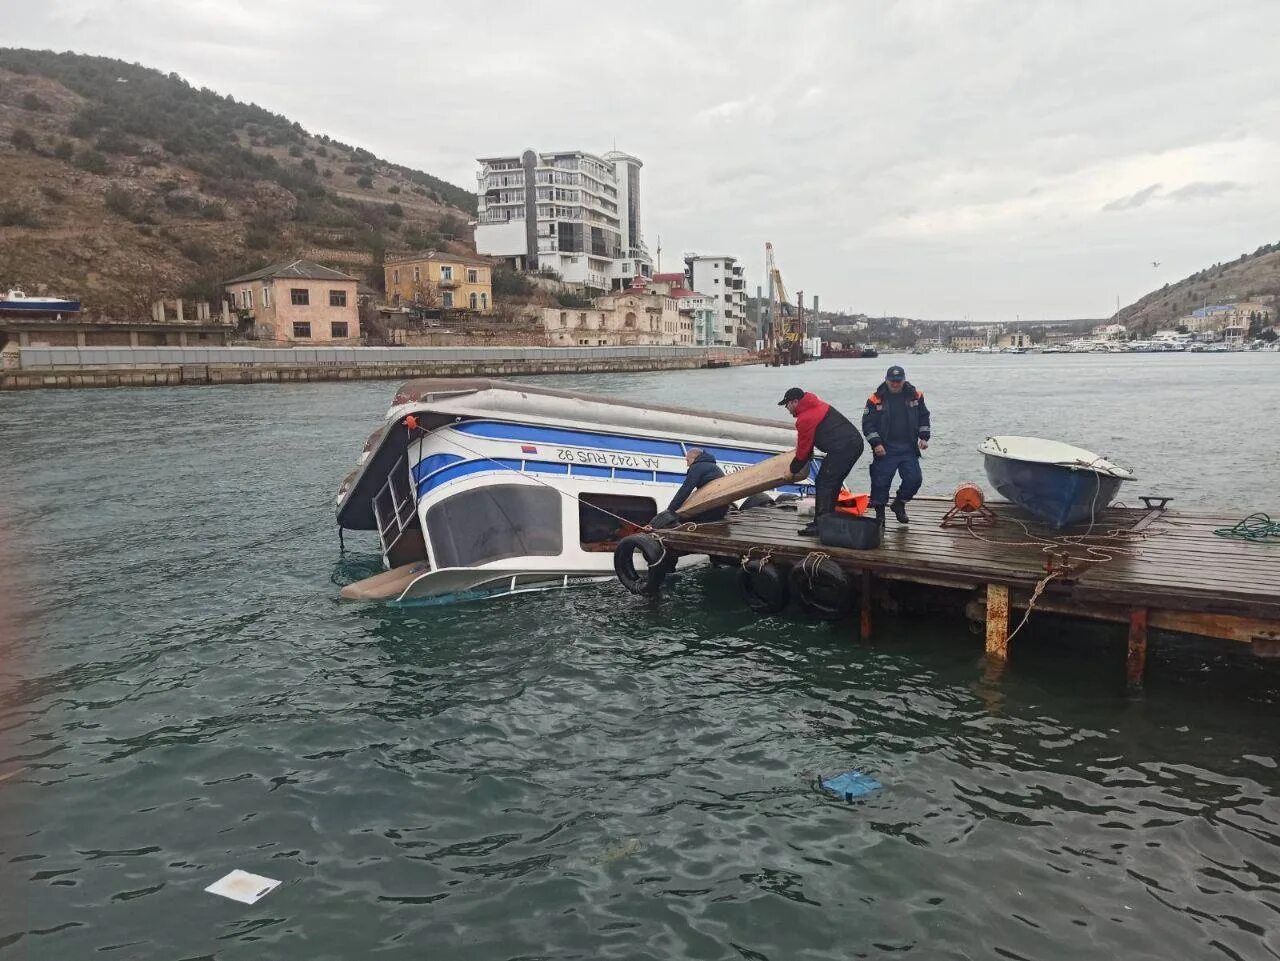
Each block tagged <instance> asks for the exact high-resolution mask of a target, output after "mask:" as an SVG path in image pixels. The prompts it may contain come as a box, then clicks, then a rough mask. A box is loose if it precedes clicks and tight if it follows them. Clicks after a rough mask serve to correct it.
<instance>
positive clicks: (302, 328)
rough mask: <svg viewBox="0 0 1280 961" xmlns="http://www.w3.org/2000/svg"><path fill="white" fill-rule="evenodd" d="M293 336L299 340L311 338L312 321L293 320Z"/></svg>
mask: <svg viewBox="0 0 1280 961" xmlns="http://www.w3.org/2000/svg"><path fill="white" fill-rule="evenodd" d="M293 336H294V337H296V338H297V339H298V340H310V339H311V321H309V320H295V321H294V322H293Z"/></svg>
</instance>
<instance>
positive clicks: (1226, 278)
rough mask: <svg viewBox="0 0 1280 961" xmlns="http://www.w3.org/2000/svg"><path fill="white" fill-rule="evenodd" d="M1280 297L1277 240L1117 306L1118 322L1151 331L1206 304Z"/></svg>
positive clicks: (1279, 248)
mask: <svg viewBox="0 0 1280 961" xmlns="http://www.w3.org/2000/svg"><path fill="white" fill-rule="evenodd" d="M1277 298H1280V243H1275V244H1266V245H1264V246H1262V247H1259V248H1258V249H1257V250H1255V251H1254V252H1253V253H1252V254H1241V255H1240V256H1239V257H1238V258H1237V259H1235V260H1231V261H1228V262H1226V263H1218V264H1214V265H1213V266H1212V267H1206V268H1205V269H1204V270H1199V271H1196V272H1195V273H1194V274H1192V275H1191V276H1189V277H1184V278H1183V279H1182V280H1180V281H1178V282H1177V283H1174V284H1165V285H1164V286H1163V287H1161V288H1160V289H1159V290H1154V291H1152V292H1151V293H1149V294H1147V295H1146V296H1145V297H1143V298H1141V299H1140V300H1137V301H1135V302H1134V303H1132V304H1130V305H1129V306H1127V307H1123V308H1121V309H1120V312H1119V313H1117V314H1116V319H1117V320H1118V322H1119V323H1122V324H1124V325H1125V326H1127V327H1129V328H1130V329H1131V330H1137V331H1143V332H1146V333H1151V332H1152V331H1155V330H1157V329H1159V328H1161V327H1168V326H1170V325H1172V324H1174V323H1176V322H1177V320H1178V318H1180V317H1185V316H1186V315H1188V314H1190V313H1191V312H1192V311H1193V310H1195V309H1196V308H1197V307H1202V306H1204V305H1205V304H1226V303H1238V302H1240V301H1249V300H1259V299H1261V300H1262V301H1263V302H1266V303H1273V302H1275V301H1276V300H1277Z"/></svg>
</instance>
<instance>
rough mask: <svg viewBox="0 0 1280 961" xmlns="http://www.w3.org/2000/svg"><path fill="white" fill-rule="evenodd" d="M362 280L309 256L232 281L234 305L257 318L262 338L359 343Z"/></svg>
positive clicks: (229, 287) (230, 295)
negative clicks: (309, 258) (359, 303)
mask: <svg viewBox="0 0 1280 961" xmlns="http://www.w3.org/2000/svg"><path fill="white" fill-rule="evenodd" d="M358 284H359V282H358V281H357V280H356V278H355V277H350V276H348V275H347V274H344V273H342V272H341V271H339V270H334V269H332V268H331V267H322V266H320V264H317V263H313V262H312V261H310V260H294V261H289V262H285V263H279V264H272V265H271V266H269V267H263V268H262V269H261V270H255V271H253V273H249V274H244V275H243V276H241V277H236V278H234V279H232V280H228V281H227V282H226V283H225V284H223V287H224V288H225V290H226V292H227V299H228V300H230V301H231V308H232V310H234V311H235V312H236V313H238V314H239V315H240V316H241V317H244V316H245V315H246V314H247V315H248V316H249V317H250V318H251V319H252V321H253V327H254V332H255V333H256V335H257V337H258V339H260V340H275V341H290V342H296V343H301V344H332V343H346V344H351V343H358V342H359V340H360V311H359V305H358V304H357V302H356V289H357V286H358Z"/></svg>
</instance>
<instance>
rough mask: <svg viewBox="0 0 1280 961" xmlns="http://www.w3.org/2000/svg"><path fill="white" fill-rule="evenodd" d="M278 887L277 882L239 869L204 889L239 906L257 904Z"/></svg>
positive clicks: (278, 883)
mask: <svg viewBox="0 0 1280 961" xmlns="http://www.w3.org/2000/svg"><path fill="white" fill-rule="evenodd" d="M279 886H280V882H279V881H273V880H271V878H264V877H263V876H262V875H261V874H250V873H249V872H248V871H241V870H240V869H239V868H237V869H236V870H234V871H232V872H231V873H230V874H228V875H227V876H226V877H225V878H219V879H218V880H217V881H214V882H213V883H212V884H211V885H209V886H208V887H207V888H205V890H206V891H208V892H209V893H210V894H217V895H219V896H221V897H224V898H230V899H231V900H232V901H239V902H240V903H241V904H257V903H258V902H259V901H260V900H262V899H263V898H264V897H266V896H267V895H268V894H270V893H271V892H272V891H274V890H275V889H276V888H278V887H279Z"/></svg>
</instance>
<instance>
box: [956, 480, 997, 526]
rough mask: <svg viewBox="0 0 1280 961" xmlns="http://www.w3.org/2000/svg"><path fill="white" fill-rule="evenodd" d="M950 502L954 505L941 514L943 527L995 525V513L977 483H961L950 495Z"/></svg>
mask: <svg viewBox="0 0 1280 961" xmlns="http://www.w3.org/2000/svg"><path fill="white" fill-rule="evenodd" d="M951 503H952V504H953V505H954V506H952V507H950V508H948V509H947V512H946V513H945V514H943V515H942V526H943V527H968V528H973V527H995V525H996V520H997V518H996V515H995V513H994V512H993V511H992V510H991V508H990V507H988V506H987V498H986V496H985V495H984V494H983V493H982V488H981V487H979V486H978V485H977V484H973V483H970V482H968V481H966V482H965V483H963V484H961V485H960V486H959V487H957V488H956V489H955V493H953V494H952V495H951Z"/></svg>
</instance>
